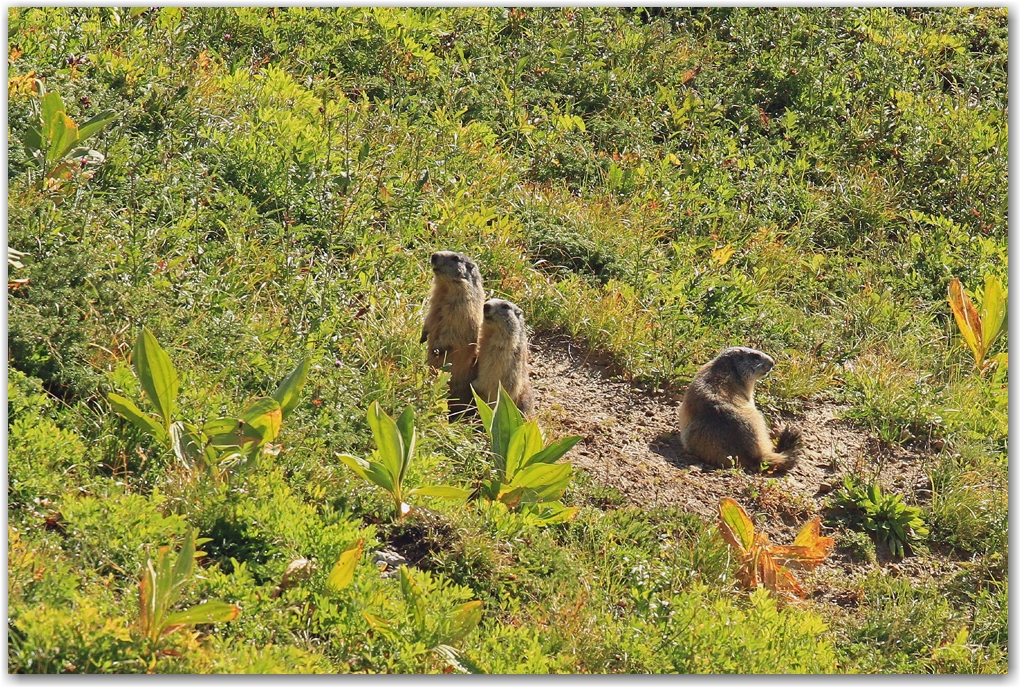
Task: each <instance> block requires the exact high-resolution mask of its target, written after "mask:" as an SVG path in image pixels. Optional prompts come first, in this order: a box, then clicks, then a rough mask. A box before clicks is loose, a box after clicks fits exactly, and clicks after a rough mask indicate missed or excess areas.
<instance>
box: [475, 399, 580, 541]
mask: <svg viewBox="0 0 1020 687" xmlns="http://www.w3.org/2000/svg"><path fill="white" fill-rule="evenodd" d="M472 393H474V396H475V403H476V404H477V406H478V414H479V415H480V416H481V419H482V426H484V427H485V431H486V432H487V433H488V435H489V439H490V440H491V450H492V454H493V456H494V460H495V465H494V467H495V472H496V475H495V477H493V478H492V479H490V480H487V481H485V482H483V483H482V485H481V488H480V492H481V494H482V495H483V496H484V497H485V498H487V499H490V500H493V501H500V502H501V503H503V504H504V505H506V506H507V507H509V508H516V507H518V506H522V510H523V511H524V512H525V513H527V514H528V515H530V516H531V517H532V518H533V519H534V520H535V522H536V523H539V524H543V525H551V524H554V523H558V522H566V521H567V520H569V519H570V518H572V517H574V515H576V514H577V512H578V510H580V509H579V508H576V507H570V508H568V507H567V506H564V505H563V504H562V503H560V502H559V499H560V497H561V496H563V492H565V491H566V489H567V486H568V485H569V484H570V478H571V473H572V471H573V467H572V466H571V464H570V463H569V462H566V463H557V462H556V461H557V460H559V459H560V457H561V456H563V455H564V454H565V453H566V452H567V451H569V450H570V449H572V448H573V447H574V445H575V444H577V442H579V441H580V440H581V439H582V437H579V436H569V437H563V438H562V439H558V440H556V441H554V442H552V443H550V444H549V445H548V446H546V445H545V439H544V438H543V437H542V430H541V428H540V427H539V426H538V423H537V422H535V421H534V420H532V421H530V422H525V421H524V416H523V415H521V411H520V410H518V408H517V405H516V404H515V403H514V402H513V399H511V398H510V396H509V395H508V394H507V393H506V390H505V389H503V385H502V384H500V386H499V397H498V398H497V399H496V404H495V406H494V407H492V408H490V407H489V405H488V404H487V403H486V402H485V401H484V400H482V398H481V397H480V396H479V395H478V394H477V392H474V390H473V389H472Z"/></svg>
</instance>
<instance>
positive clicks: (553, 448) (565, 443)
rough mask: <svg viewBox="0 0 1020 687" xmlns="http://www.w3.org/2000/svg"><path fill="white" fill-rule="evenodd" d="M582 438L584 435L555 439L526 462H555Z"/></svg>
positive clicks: (534, 463) (532, 463) (531, 463)
mask: <svg viewBox="0 0 1020 687" xmlns="http://www.w3.org/2000/svg"><path fill="white" fill-rule="evenodd" d="M583 438H584V437H577V436H574V437H563V438H562V439H557V440H556V441H554V442H552V443H551V444H549V445H548V446H546V447H545V448H544V449H542V450H541V451H539V452H538V453H536V454H535V455H533V456H531V457H530V458H528V460H527V461H526V464H527V465H536V464H538V463H555V462H556V461H557V460H559V459H560V457H561V456H563V454H565V453H566V452H567V451H569V450H570V449H572V448H574V445H575V444H577V442H579V441H581V439H583Z"/></svg>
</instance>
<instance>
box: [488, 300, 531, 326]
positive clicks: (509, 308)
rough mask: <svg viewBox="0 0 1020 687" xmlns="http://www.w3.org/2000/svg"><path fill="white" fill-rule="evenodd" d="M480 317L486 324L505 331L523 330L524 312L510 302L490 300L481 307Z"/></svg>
mask: <svg viewBox="0 0 1020 687" xmlns="http://www.w3.org/2000/svg"><path fill="white" fill-rule="evenodd" d="M482 316H483V317H484V318H485V321H486V322H487V323H489V322H491V323H493V324H498V325H500V326H501V327H503V329H506V330H507V331H510V332H512V331H516V330H517V329H518V328H519V329H524V311H523V310H521V309H520V308H518V307H517V306H516V305H514V304H513V303H511V302H510V301H505V300H503V299H502V298H490V299H489V300H487V301H485V305H483V306H482Z"/></svg>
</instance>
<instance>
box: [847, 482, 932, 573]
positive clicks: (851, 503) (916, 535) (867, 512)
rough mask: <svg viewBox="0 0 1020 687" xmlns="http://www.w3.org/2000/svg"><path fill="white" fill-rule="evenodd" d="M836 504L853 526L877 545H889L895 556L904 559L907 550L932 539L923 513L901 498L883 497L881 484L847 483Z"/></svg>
mask: <svg viewBox="0 0 1020 687" xmlns="http://www.w3.org/2000/svg"><path fill="white" fill-rule="evenodd" d="M835 503H836V507H837V509H841V510H843V511H844V512H845V513H847V514H848V515H849V519H850V520H851V521H852V522H857V523H860V524H861V525H863V526H864V528H865V529H866V530H867V531H868V532H869V533H870V534H871V536H872V538H873V539H875V541H876V542H888V544H889V550H890V551H891V552H892V554H893V555H894V556H899V557H901V558H902V557H903V555H904V547H905V546H908V545H910V544H911V543H913V542H915V541H918V540H920V539H923V538H924V537H926V536H927V535H928V528H927V527H926V526H925V524H924V520H923V519H922V518H921V509H920V508H917V507H916V506H908V505H907V504H905V503H903V496H902V495H901V494H885V493H883V492H882V487H881V486H880V485H879V484H878V482H873V483H872V484H871V486H869V487H867V488H865V487H863V486H862V485H858V484H855V483H854V481H852V480H850V479H845V480H844V481H843V487H842V489H840V492H839V493H838V494H837V495H836V501H835Z"/></svg>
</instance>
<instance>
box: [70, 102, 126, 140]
mask: <svg viewBox="0 0 1020 687" xmlns="http://www.w3.org/2000/svg"><path fill="white" fill-rule="evenodd" d="M116 118H117V113H116V112H114V111H113V110H103V111H102V112H100V113H99V114H97V115H96V116H95V117H93V118H92V119H90V120H88V121H87V122H85V123H84V124H82V125H81V126H80V127H78V140H77V141H76V143H81V142H82V141H84V140H85V139H86V138H88V137H89V136H91V135H92V134H95V133H98V132H100V131H102V130H103V129H105V128H106V126H107V125H108V124H109V123H110V122H112V121H113V120H115V119H116Z"/></svg>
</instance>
